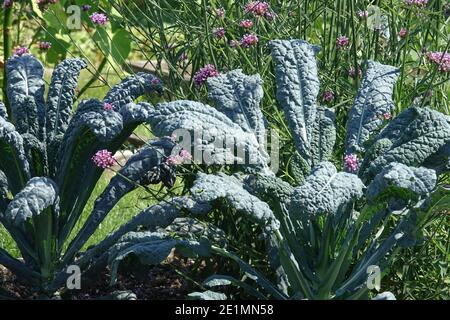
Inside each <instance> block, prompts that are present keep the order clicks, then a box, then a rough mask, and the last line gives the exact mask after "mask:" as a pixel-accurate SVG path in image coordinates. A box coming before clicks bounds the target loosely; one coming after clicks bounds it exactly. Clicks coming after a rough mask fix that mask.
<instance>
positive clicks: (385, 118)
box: [383, 111, 392, 121]
mask: <svg viewBox="0 0 450 320" xmlns="http://www.w3.org/2000/svg"><path fill="white" fill-rule="evenodd" d="M383 119H384V120H385V121H389V120H391V119H392V114H391V113H390V112H389V111H388V112H385V113H383Z"/></svg>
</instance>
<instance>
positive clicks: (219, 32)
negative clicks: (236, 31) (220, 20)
mask: <svg viewBox="0 0 450 320" xmlns="http://www.w3.org/2000/svg"><path fill="white" fill-rule="evenodd" d="M213 33H214V37H215V38H216V39H223V38H224V37H225V34H226V31H225V29H224V28H222V27H220V28H216V29H214V31H213Z"/></svg>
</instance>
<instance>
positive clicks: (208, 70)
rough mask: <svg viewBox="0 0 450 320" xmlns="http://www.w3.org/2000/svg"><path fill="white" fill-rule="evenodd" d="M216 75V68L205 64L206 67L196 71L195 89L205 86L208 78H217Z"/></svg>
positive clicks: (217, 72)
mask: <svg viewBox="0 0 450 320" xmlns="http://www.w3.org/2000/svg"><path fill="white" fill-rule="evenodd" d="M218 75H219V71H217V69H216V67H214V66H213V65H212V64H207V65H206V66H204V67H203V68H201V69H200V70H198V71H197V73H196V74H195V75H194V83H195V86H196V87H197V88H200V87H201V86H203V85H204V84H205V82H206V80H208V78H211V77H217V76H218Z"/></svg>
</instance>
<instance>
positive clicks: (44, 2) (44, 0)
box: [36, 0, 58, 8]
mask: <svg viewBox="0 0 450 320" xmlns="http://www.w3.org/2000/svg"><path fill="white" fill-rule="evenodd" d="M57 2H58V0H36V3H37V5H38V6H39V7H40V8H45V7H47V6H48V5H50V4H55V3H57Z"/></svg>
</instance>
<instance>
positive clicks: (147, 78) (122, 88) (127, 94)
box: [103, 72, 163, 111]
mask: <svg viewBox="0 0 450 320" xmlns="http://www.w3.org/2000/svg"><path fill="white" fill-rule="evenodd" d="M154 91H156V92H158V93H160V94H162V91H163V88H162V82H161V80H160V79H158V78H157V77H155V76H154V75H151V74H148V73H144V72H139V73H137V74H135V75H132V76H129V77H127V78H125V79H124V80H123V81H122V82H121V83H119V84H117V85H115V86H114V87H113V88H112V89H111V91H109V92H108V94H107V95H106V96H105V98H104V99H103V101H104V102H107V103H111V104H112V105H113V106H114V109H115V110H116V111H118V110H119V109H120V108H121V107H123V106H125V105H127V104H129V103H131V102H133V101H135V100H136V99H137V98H139V97H140V96H143V95H144V94H149V93H151V92H154Z"/></svg>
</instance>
